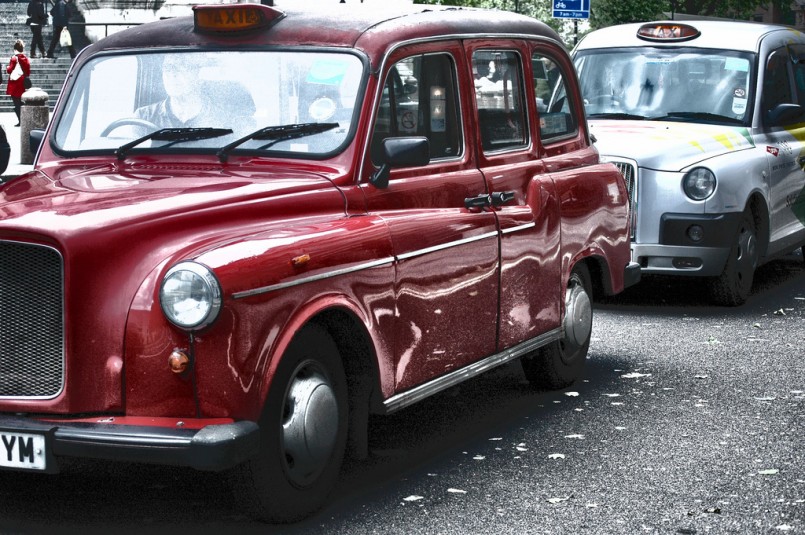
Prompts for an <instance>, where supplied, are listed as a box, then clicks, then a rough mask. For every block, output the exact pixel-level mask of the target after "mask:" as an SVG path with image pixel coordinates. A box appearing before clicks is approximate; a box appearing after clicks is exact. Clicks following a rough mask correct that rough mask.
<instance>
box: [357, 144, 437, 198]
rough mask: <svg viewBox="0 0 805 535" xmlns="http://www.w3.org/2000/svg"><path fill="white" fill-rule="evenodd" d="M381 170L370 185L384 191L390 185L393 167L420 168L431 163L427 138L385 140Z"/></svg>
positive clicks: (376, 172) (370, 180)
mask: <svg viewBox="0 0 805 535" xmlns="http://www.w3.org/2000/svg"><path fill="white" fill-rule="evenodd" d="M382 147H383V153H382V156H381V162H380V169H378V170H377V171H375V172H374V174H373V175H372V177H371V178H370V179H369V183H370V184H372V185H373V186H375V187H376V188H380V189H384V188H387V187H388V185H389V174H390V173H391V169H392V168H393V167H419V166H422V165H427V164H428V162H430V142H429V141H428V138H426V137H390V138H386V139H384V140H383V144H382Z"/></svg>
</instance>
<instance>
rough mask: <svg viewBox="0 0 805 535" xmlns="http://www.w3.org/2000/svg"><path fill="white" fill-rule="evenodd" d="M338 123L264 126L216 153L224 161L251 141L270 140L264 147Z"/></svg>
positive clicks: (328, 127) (321, 130)
mask: <svg viewBox="0 0 805 535" xmlns="http://www.w3.org/2000/svg"><path fill="white" fill-rule="evenodd" d="M338 126H339V124H338V123H300V124H284V125H279V126H266V127H265V128H261V129H260V130H255V131H254V132H252V133H251V134H248V135H246V136H243V137H242V138H240V139H236V140H235V141H233V142H232V143H230V144H229V145H226V146H225V147H221V149H220V150H219V151H218V152H217V153H216V154H217V155H218V158H219V159H220V160H221V162H222V163H223V162H225V161H226V160H227V158H229V153H230V152H231V151H232V149H234V148H235V147H237V146H239V145H242V144H243V143H246V142H247V141H251V140H253V139H257V140H270V143H266V144H265V145H262V146H261V147H260V148H261V149H265V148H267V147H270V146H271V145H275V144H277V143H279V142H280V141H287V140H289V139H297V138H300V137H305V136H311V135H313V134H321V133H322V132H327V131H328V130H332V129H333V128H338Z"/></svg>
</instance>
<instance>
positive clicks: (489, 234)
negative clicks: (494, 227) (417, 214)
mask: <svg viewBox="0 0 805 535" xmlns="http://www.w3.org/2000/svg"><path fill="white" fill-rule="evenodd" d="M497 235H498V233H497V231H495V232H487V233H486V234H480V235H478V236H472V237H471V238H464V239H463V240H456V241H451V242H448V243H442V244H439V245H434V246H433V247H426V248H425V249H419V250H417V251H409V252H407V253H403V254H401V255H397V260H407V259H408V258H414V257H415V256H422V255H425V254H428V253H433V252H435V251H441V250H443V249H449V248H451V247H458V246H459V245H466V244H468V243H473V242H476V241H481V240H485V239H487V238H496V237H497Z"/></svg>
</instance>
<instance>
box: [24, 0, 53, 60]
mask: <svg viewBox="0 0 805 535" xmlns="http://www.w3.org/2000/svg"><path fill="white" fill-rule="evenodd" d="M26 22H27V24H28V26H29V27H30V28H31V35H32V37H31V57H32V58H35V57H36V48H37V47H39V51H40V52H41V56H42V57H43V58H44V57H45V42H44V41H43V40H42V27H43V26H46V25H47V23H48V13H47V10H46V9H45V2H44V1H43V0H31V1H30V2H28V20H27V21H26Z"/></svg>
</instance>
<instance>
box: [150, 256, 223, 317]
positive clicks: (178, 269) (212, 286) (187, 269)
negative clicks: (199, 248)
mask: <svg viewBox="0 0 805 535" xmlns="http://www.w3.org/2000/svg"><path fill="white" fill-rule="evenodd" d="M183 272H184V273H190V274H191V276H195V277H197V279H198V280H199V281H200V282H201V287H202V288H203V289H204V291H205V295H206V296H207V297H208V298H207V300H206V307H207V309H206V311H205V312H204V313H203V314H201V315H200V316H199V317H198V318H196V319H194V320H193V321H182V320H181V319H180V317H178V316H177V314H175V313H174V311H173V310H171V308H170V303H169V300H168V299H167V298H166V296H167V294H166V284H168V283H169V282H170V281H172V280H174V278H175V277H177V276H178V275H179V274H180V273H183ZM221 295H222V291H221V283H220V282H218V278H217V277H216V276H215V274H214V273H213V272H212V270H211V269H210V268H208V267H207V266H205V265H203V264H200V263H198V262H194V261H184V262H179V263H178V264H176V265H174V266H173V267H171V268H170V269H169V270H168V271H167V272H166V273H165V276H164V277H163V278H162V283H161V284H160V287H159V303H160V308H161V309H162V314H163V315H164V316H165V318H167V320H168V321H169V322H171V323H172V324H173V325H175V326H177V327H179V328H180V329H182V330H185V331H193V332H195V331H200V330H202V329H205V328H206V327H209V326H210V325H211V324H212V323H213V322H215V320H216V319H217V318H218V314H219V313H220V311H221V306H222V302H223V300H222V298H221ZM188 297H190V296H189V295H188Z"/></svg>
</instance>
